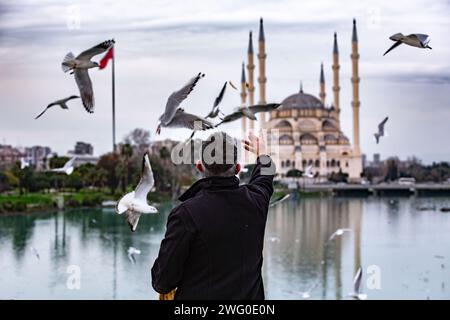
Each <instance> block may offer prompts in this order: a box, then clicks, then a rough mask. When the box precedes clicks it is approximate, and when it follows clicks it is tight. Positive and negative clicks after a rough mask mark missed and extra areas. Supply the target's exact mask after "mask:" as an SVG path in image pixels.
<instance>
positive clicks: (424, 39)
mask: <svg viewBox="0 0 450 320" xmlns="http://www.w3.org/2000/svg"><path fill="white" fill-rule="evenodd" d="M408 37H410V38H415V39H416V40H417V41H419V42H420V43H421V44H422V46H425V45H426V44H427V43H428V42H430V37H429V36H428V35H427V34H422V33H415V34H410V35H409V36H408Z"/></svg>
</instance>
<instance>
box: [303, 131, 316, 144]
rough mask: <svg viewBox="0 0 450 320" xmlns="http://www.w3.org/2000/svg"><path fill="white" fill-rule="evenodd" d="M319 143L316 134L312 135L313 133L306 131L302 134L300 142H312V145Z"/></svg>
mask: <svg viewBox="0 0 450 320" xmlns="http://www.w3.org/2000/svg"><path fill="white" fill-rule="evenodd" d="M317 143H318V141H317V138H316V137H315V136H314V135H312V134H310V133H305V134H302V135H301V136H300V144H306V145H307V144H310V145H311V144H312V145H314V144H317Z"/></svg>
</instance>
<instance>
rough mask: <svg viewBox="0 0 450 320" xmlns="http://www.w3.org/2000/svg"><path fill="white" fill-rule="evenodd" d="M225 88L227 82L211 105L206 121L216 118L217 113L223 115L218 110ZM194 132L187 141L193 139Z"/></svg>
mask: <svg viewBox="0 0 450 320" xmlns="http://www.w3.org/2000/svg"><path fill="white" fill-rule="evenodd" d="M226 88H227V82H225V83H224V85H223V87H222V90H220V93H219V95H218V96H217V97H216V99H215V100H214V104H213V107H212V109H211V111H210V112H209V113H208V115H207V116H206V117H205V119H208V118H210V119H213V118H215V117H217V116H218V115H219V113H220V114H222V115H224V114H223V112H222V111H220V109H219V104H220V103H221V102H222V99H223V96H224V95H225V90H226ZM219 118H220V117H219ZM221 119H222V118H221ZM195 131H196V130H194V131H192V134H191V136H190V137H189V139H188V140H187V141H189V140H190V139H192V138H193V137H194V135H195Z"/></svg>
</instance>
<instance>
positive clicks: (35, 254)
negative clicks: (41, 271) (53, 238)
mask: <svg viewBox="0 0 450 320" xmlns="http://www.w3.org/2000/svg"><path fill="white" fill-rule="evenodd" d="M30 249H31V251H32V252H33V254H34V256H35V257H36V259H38V260H40V259H41V257H40V256H39V252H38V251H37V249H36V248H35V247H31V248H30Z"/></svg>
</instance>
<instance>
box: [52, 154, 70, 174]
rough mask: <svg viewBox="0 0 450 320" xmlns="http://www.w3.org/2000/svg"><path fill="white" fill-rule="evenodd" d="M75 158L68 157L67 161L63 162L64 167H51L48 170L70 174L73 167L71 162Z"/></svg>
mask: <svg viewBox="0 0 450 320" xmlns="http://www.w3.org/2000/svg"><path fill="white" fill-rule="evenodd" d="M76 158H77V157H72V159H70V160H69V161H67V162H66V163H65V164H64V167H62V168H54V169H51V170H50V171H51V172H58V173H65V174H67V175H68V176H70V175H71V174H72V172H73V169H74V166H73V163H74V161H75V159H76Z"/></svg>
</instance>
